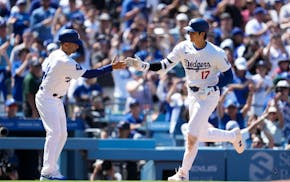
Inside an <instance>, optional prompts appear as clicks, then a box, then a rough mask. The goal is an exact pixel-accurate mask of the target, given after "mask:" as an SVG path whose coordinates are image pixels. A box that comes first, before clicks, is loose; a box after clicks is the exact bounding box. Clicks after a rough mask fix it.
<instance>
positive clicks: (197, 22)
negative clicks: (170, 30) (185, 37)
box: [184, 18, 209, 33]
mask: <svg viewBox="0 0 290 182" xmlns="http://www.w3.org/2000/svg"><path fill="white" fill-rule="evenodd" d="M184 29H185V30H186V31H188V32H206V33H208V31H209V24H208V22H207V21H206V20H205V19H203V18H193V19H191V20H190V21H189V23H188V26H186V27H184Z"/></svg>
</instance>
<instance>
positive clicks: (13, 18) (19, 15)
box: [8, 0, 30, 36]
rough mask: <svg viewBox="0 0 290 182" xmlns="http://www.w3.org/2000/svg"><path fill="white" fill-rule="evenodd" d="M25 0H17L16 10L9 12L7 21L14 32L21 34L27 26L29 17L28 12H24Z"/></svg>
mask: <svg viewBox="0 0 290 182" xmlns="http://www.w3.org/2000/svg"><path fill="white" fill-rule="evenodd" d="M26 5H27V2H26V0H17V2H16V6H17V8H18V11H14V12H12V13H11V15H10V17H9V20H8V23H9V24H11V25H12V27H13V30H12V32H13V33H14V34H19V35H21V36H22V34H23V32H24V30H25V29H27V28H29V25H30V19H29V14H28V12H26Z"/></svg>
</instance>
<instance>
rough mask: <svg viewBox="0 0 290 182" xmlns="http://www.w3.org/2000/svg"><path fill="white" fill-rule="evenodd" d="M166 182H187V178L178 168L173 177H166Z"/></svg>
mask: <svg viewBox="0 0 290 182" xmlns="http://www.w3.org/2000/svg"><path fill="white" fill-rule="evenodd" d="M168 181H189V176H188V174H185V173H184V171H183V170H182V169H181V168H179V169H178V171H177V172H176V174H175V175H173V176H171V177H168Z"/></svg>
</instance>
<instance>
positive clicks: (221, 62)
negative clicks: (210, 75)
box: [217, 51, 231, 72]
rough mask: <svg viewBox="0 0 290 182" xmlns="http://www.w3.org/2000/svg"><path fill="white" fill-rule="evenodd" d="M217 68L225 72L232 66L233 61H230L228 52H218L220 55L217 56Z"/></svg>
mask: <svg viewBox="0 0 290 182" xmlns="http://www.w3.org/2000/svg"><path fill="white" fill-rule="evenodd" d="M217 68H218V70H219V71H221V72H225V71H227V70H228V69H229V68H231V63H230V62H229V61H228V58H227V56H226V53H225V52H223V51H221V52H220V54H218V57H217Z"/></svg>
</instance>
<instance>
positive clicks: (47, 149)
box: [35, 90, 67, 175]
mask: <svg viewBox="0 0 290 182" xmlns="http://www.w3.org/2000/svg"><path fill="white" fill-rule="evenodd" d="M35 102H36V107H37V110H38V112H39V115H40V118H41V120H42V123H43V126H44V128H45V131H46V138H45V145H44V153H43V167H42V170H41V174H42V175H50V174H53V173H55V172H57V171H58V170H59V166H58V163H57V161H58V158H59V156H60V153H61V151H62V149H63V146H64V144H65V142H66V139H67V125H66V114H65V110H64V106H63V102H62V100H61V99H59V98H56V97H53V96H52V95H49V94H45V93H43V92H42V91H41V90H39V91H38V92H37V94H36V98H35Z"/></svg>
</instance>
